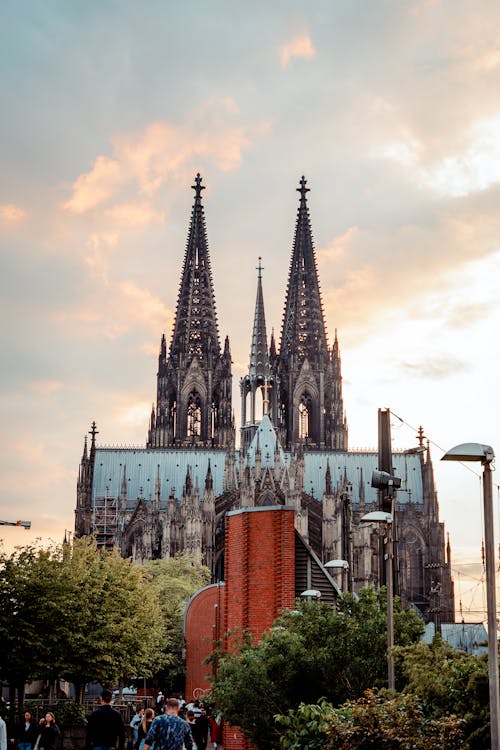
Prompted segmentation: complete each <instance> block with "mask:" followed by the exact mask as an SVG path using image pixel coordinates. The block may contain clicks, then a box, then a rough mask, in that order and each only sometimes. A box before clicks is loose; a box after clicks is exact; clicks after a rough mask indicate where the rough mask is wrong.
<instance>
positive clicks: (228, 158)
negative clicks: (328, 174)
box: [64, 102, 258, 226]
mask: <svg viewBox="0 0 500 750" xmlns="http://www.w3.org/2000/svg"><path fill="white" fill-rule="evenodd" d="M224 109H225V111H230V107H229V104H228V103H227V102H226V105H225V107H224ZM249 132H250V130H249ZM256 132H258V131H256ZM250 145H251V140H250V135H249V133H247V130H246V129H245V128H243V127H234V126H228V125H225V124H224V123H221V122H220V120H218V119H217V118H216V117H213V118H212V119H211V118H210V117H206V118H205V120H204V121H203V122H201V123H197V122H194V123H193V124H192V125H191V126H187V127H174V126H173V125H171V124H169V123H164V122H153V123H150V124H149V125H147V127H145V128H144V130H143V131H142V132H140V133H126V134H120V135H116V136H115V137H114V138H113V139H112V148H113V156H112V158H110V157H108V156H103V155H101V156H98V157H97V159H96V160H95V162H94V165H93V167H92V169H91V170H90V172H87V173H85V174H82V175H80V176H79V177H78V178H77V179H76V180H75V182H74V183H73V186H72V196H71V197H70V199H69V200H68V201H66V203H65V204H64V208H65V209H66V210H67V211H69V212H71V213H75V214H83V213H86V212H87V211H90V210H92V209H95V208H97V207H98V206H102V205H103V204H104V205H105V204H109V203H111V202H112V201H113V200H116V199H119V197H120V195H121V194H122V193H123V192H124V191H128V194H129V195H130V191H131V190H132V191H136V194H137V193H138V194H139V195H141V194H142V195H147V196H149V197H150V198H151V197H152V196H153V195H154V194H155V193H156V192H157V191H158V189H159V188H160V187H161V186H162V185H163V184H164V183H165V182H166V181H167V180H168V179H170V178H172V177H173V178H181V179H182V180H184V179H185V171H186V169H187V168H188V166H189V167H190V166H191V165H194V164H195V163H196V162H197V161H199V158H200V156H205V157H208V158H209V159H212V160H213V161H214V162H215V166H216V167H217V168H218V169H220V170H222V171H230V170H233V169H237V168H238V167H239V165H240V164H241V161H242V158H243V151H244V150H245V149H247V148H249V147H250ZM132 206H134V208H133V209H132ZM107 215H108V216H109V217H111V218H112V219H116V218H118V219H120V220H125V221H127V219H128V221H129V222H132V224H133V225H134V226H139V225H141V224H144V223H150V222H151V221H159V220H163V218H164V217H163V214H161V213H159V212H155V210H154V209H153V208H152V207H149V206H147V204H144V203H143V204H134V203H129V202H127V203H123V202H122V203H118V204H116V205H112V206H110V207H108V208H107ZM129 226H130V224H129Z"/></svg>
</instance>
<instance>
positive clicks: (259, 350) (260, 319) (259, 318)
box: [248, 258, 269, 381]
mask: <svg viewBox="0 0 500 750" xmlns="http://www.w3.org/2000/svg"><path fill="white" fill-rule="evenodd" d="M257 271H258V278H257V298H256V300H255V316H254V321H253V331H252V343H251V346H250V366H249V368H248V374H249V376H250V378H252V379H261V380H262V381H264V380H265V379H266V378H269V352H268V348H267V332H266V315H265V312H264V296H263V294H262V265H261V258H259V265H258V267H257Z"/></svg>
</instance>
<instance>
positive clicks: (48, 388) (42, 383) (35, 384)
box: [29, 380, 64, 399]
mask: <svg viewBox="0 0 500 750" xmlns="http://www.w3.org/2000/svg"><path fill="white" fill-rule="evenodd" d="M29 388H30V389H31V390H32V391H33V392H34V393H35V394H36V395H37V396H38V397H42V398H44V399H49V398H51V397H52V396H54V395H55V394H56V393H57V392H58V391H60V390H61V389H62V388H64V383H61V382H60V381H59V380H33V381H32V382H31V383H29Z"/></svg>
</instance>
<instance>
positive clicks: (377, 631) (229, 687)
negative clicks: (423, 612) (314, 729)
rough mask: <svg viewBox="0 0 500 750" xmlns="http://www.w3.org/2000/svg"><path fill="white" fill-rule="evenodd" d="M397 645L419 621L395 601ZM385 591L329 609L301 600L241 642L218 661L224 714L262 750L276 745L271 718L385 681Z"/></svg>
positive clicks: (417, 630)
mask: <svg viewBox="0 0 500 750" xmlns="http://www.w3.org/2000/svg"><path fill="white" fill-rule="evenodd" d="M394 611H395V618H394V621H395V642H396V643H398V644H401V645H408V644H410V643H412V642H414V641H415V640H417V639H418V638H419V636H420V635H421V633H422V629H423V626H422V623H421V621H420V620H419V619H418V617H417V616H416V615H415V613H414V612H413V611H412V610H403V609H402V608H401V606H400V603H399V601H398V600H396V601H395V608H394ZM386 656H387V619H386V598H385V591H380V592H377V591H375V589H373V588H371V587H370V588H366V589H363V590H362V591H361V592H360V594H359V599H358V598H355V597H353V596H352V595H350V594H344V595H342V596H341V597H340V599H339V601H338V604H337V607H336V608H333V607H331V606H329V605H326V604H322V603H320V602H298V603H297V609H296V610H292V611H287V612H284V613H283V614H282V615H281V617H279V618H278V619H277V620H276V621H275V623H274V625H273V628H272V629H271V631H270V633H268V634H266V635H264V637H263V638H262V640H261V641H260V643H259V644H252V642H251V640H250V639H249V638H248V637H247V638H243V642H242V644H241V647H240V648H239V649H238V650H237V651H235V652H234V653H228V654H223V655H221V656H220V657H219V667H218V671H217V679H216V680H215V682H214V688H213V698H214V701H215V702H216V704H217V706H218V708H219V709H220V710H221V712H222V714H223V716H224V717H225V718H226V719H227V720H228V721H229V722H231V723H233V724H236V725H238V726H240V727H241V729H242V731H243V732H244V734H245V735H246V736H247V737H248V738H249V739H251V740H252V741H253V742H254V743H255V744H256V745H257V746H258V747H260V748H263V749H265V748H272V747H276V745H277V742H278V735H279V730H278V728H277V727H276V725H275V723H274V719H273V716H274V715H275V714H286V713H287V711H288V710H289V709H294V708H296V707H297V706H298V705H299V704H300V703H301V702H305V703H310V704H313V703H317V701H318V700H319V699H320V698H321V697H322V696H326V697H327V698H328V700H329V701H331V703H332V704H333V705H339V704H340V703H343V702H344V701H345V700H346V699H349V698H358V697H360V696H361V695H362V694H363V692H364V691H365V690H366V689H367V688H370V687H376V686H383V685H385V684H386V680H387V658H386Z"/></svg>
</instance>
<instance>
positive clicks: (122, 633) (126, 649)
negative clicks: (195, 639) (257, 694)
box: [0, 538, 164, 702]
mask: <svg viewBox="0 0 500 750" xmlns="http://www.w3.org/2000/svg"><path fill="white" fill-rule="evenodd" d="M0 604H1V606H0V676H1V677H2V678H4V679H5V680H7V681H9V682H10V683H11V684H12V685H13V686H16V687H17V689H18V691H19V696H20V698H19V700H20V702H22V697H23V688H24V684H25V682H27V681H28V680H29V679H33V678H43V679H49V680H55V679H57V678H59V677H61V678H65V679H67V680H69V681H72V682H75V684H76V685H83V684H84V683H85V682H88V681H90V680H98V681H100V682H101V683H103V684H108V683H114V682H116V681H117V680H118V679H119V678H121V677H125V678H131V677H135V676H137V675H138V674H141V675H147V674H152V672H153V670H154V669H156V668H158V666H159V665H161V661H162V658H163V656H162V653H163V652H162V648H161V646H162V642H163V638H164V626H163V620H162V615H161V609H160V605H159V601H158V596H157V592H156V589H155V588H154V587H153V586H152V585H151V584H150V582H149V580H148V578H147V577H146V575H145V571H144V570H143V569H142V567H140V566H137V565H132V564H131V563H130V561H129V560H124V559H122V558H121V557H119V555H118V554H116V553H111V554H110V553H106V552H104V551H101V550H98V549H97V546H96V543H95V540H93V539H92V538H84V539H79V540H76V541H75V542H74V543H73V544H72V545H70V544H64V545H62V546H51V547H49V548H47V549H42V548H36V547H33V546H29V547H25V548H18V549H17V550H16V551H15V552H13V553H12V554H11V555H5V554H1V555H0Z"/></svg>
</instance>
